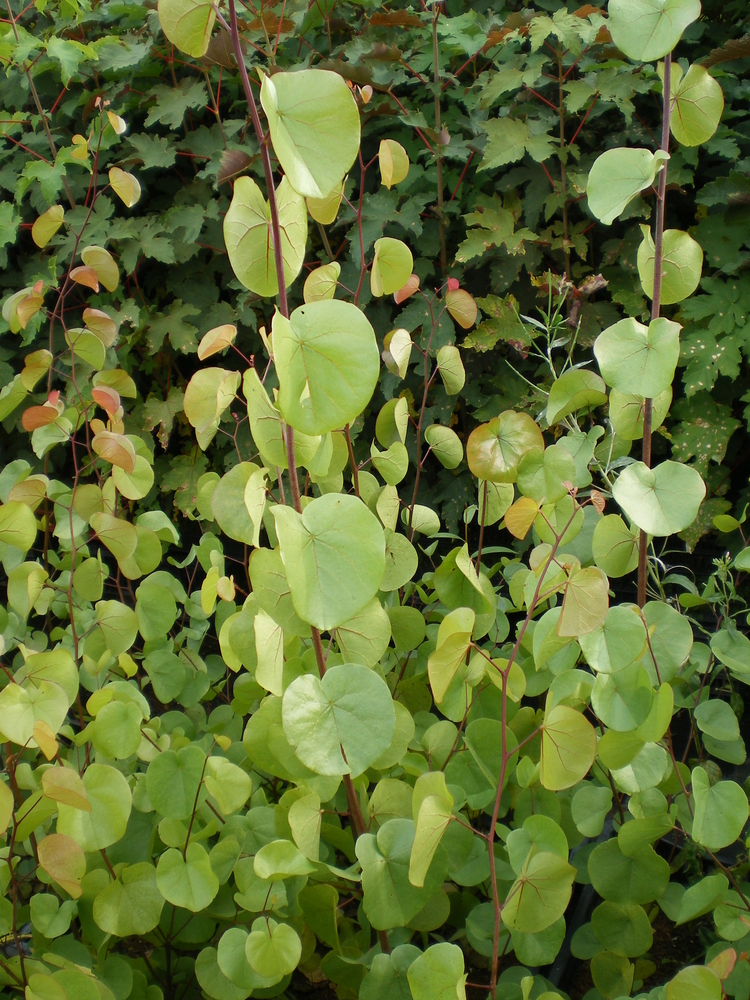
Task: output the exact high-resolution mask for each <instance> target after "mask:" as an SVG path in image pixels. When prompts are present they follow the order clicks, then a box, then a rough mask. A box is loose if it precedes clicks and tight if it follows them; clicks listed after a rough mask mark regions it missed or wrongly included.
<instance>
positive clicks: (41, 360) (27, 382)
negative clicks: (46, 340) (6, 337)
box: [21, 350, 52, 392]
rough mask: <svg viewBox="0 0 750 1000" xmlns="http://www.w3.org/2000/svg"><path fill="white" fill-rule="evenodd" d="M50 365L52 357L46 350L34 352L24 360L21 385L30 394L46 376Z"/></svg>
mask: <svg viewBox="0 0 750 1000" xmlns="http://www.w3.org/2000/svg"><path fill="white" fill-rule="evenodd" d="M51 365H52V355H51V354H50V352H49V351H47V350H42V351H34V352H33V353H32V354H27V355H26V357H25V358H24V368H23V371H22V372H21V384H22V385H23V387H24V388H25V389H28V391H29V392H31V391H32V390H33V388H34V386H35V385H36V384H37V382H38V381H39V380H40V379H41V378H43V376H45V375H46V374H47V372H48V371H49V369H50V366H51Z"/></svg>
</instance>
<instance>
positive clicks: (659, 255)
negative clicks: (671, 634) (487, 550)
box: [638, 54, 672, 608]
mask: <svg viewBox="0 0 750 1000" xmlns="http://www.w3.org/2000/svg"><path fill="white" fill-rule="evenodd" d="M671 78H672V56H671V54H668V55H666V56H665V57H664V98H663V108H664V110H663V112H662V121H661V146H660V149H662V150H663V151H664V152H665V153H668V152H669V115H670V110H671V106H672V100H671V94H672V83H671ZM666 194H667V164H666V163H665V164H664V165H663V167H662V168H661V171H660V173H659V184H658V187H657V192H656V233H655V235H654V294H653V298H652V300H651V320H652V321H653V320H655V319H658V318H659V315H660V313H661V283H662V267H663V260H664V210H665V207H666ZM652 413H653V400H651V399H646V400H645V401H644V404H643V453H642V461H643V463H644V465H646V466H648V468H649V469H650V468H651V420H652ZM647 579H648V537H647V535H646V532H645V531H641V533H640V537H639V539H638V606H639V607H641V608H642V607H643V605H644V604H645V603H646V583H647Z"/></svg>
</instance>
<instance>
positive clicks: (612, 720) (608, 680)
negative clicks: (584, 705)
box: [591, 663, 653, 733]
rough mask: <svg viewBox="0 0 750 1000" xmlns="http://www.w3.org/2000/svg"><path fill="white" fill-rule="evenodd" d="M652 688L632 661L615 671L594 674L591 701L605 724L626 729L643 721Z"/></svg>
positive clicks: (645, 675)
mask: <svg viewBox="0 0 750 1000" xmlns="http://www.w3.org/2000/svg"><path fill="white" fill-rule="evenodd" d="M652 697H653V688H652V687H651V679H650V678H649V676H648V673H647V672H646V670H645V669H644V668H643V667H642V666H641V665H640V663H632V664H631V665H630V666H629V667H625V668H624V669H623V670H618V671H617V673H615V674H603V673H602V674H597V677H596V682H595V683H594V687H593V690H592V692H591V704H592V707H593V709H594V711H595V712H596V714H597V716H598V717H599V718H600V719H601V720H602V722H603V723H604V724H605V726H609V728H610V729H615V730H617V732H619V733H629V732H632V731H633V730H634V729H637V728H638V726H640V725H641V723H643V722H645V721H646V718H647V717H648V713H649V709H650V708H651V699H652Z"/></svg>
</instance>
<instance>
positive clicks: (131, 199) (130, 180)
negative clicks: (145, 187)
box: [109, 167, 141, 208]
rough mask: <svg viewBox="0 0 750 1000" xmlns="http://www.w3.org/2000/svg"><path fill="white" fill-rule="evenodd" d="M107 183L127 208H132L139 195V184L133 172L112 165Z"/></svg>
mask: <svg viewBox="0 0 750 1000" xmlns="http://www.w3.org/2000/svg"><path fill="white" fill-rule="evenodd" d="M109 183H110V184H111V185H112V190H113V191H114V192H115V194H116V195H117V197H118V198H119V199H120V200H121V201H122V202H123V203H124V205H125V206H126V207H127V208H132V207H133V205H135V204H136V202H137V201H138V199H139V198H140V197H141V185H140V184H139V183H138V180H137V178H136V177H134V176H133V174H129V173H127V171H125V170H121V169H120V168H119V167H112V169H111V170H110V172H109Z"/></svg>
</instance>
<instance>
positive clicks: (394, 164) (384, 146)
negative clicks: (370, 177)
mask: <svg viewBox="0 0 750 1000" xmlns="http://www.w3.org/2000/svg"><path fill="white" fill-rule="evenodd" d="M378 163H379V166H380V178H381V180H382V182H383V187H386V188H388V190H389V191H390V189H391V188H392V187H393V185H394V184H400V183H401V181H403V180H405V179H406V177H407V176H408V173H409V155H408V153H407V152H406V150H405V149H404V147H403V146H402V145H401V143H400V142H396V140H395V139H381V140H380V148H379V149H378Z"/></svg>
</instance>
